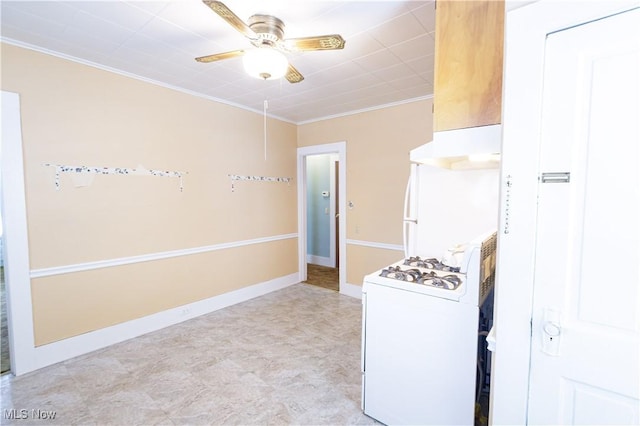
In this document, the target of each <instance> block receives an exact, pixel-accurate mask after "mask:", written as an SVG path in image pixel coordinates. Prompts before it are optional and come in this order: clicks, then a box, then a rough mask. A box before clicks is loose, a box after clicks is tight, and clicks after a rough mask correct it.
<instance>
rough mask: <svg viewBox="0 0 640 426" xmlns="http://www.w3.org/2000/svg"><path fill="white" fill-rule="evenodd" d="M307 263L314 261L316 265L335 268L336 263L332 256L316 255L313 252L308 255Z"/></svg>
mask: <svg viewBox="0 0 640 426" xmlns="http://www.w3.org/2000/svg"><path fill="white" fill-rule="evenodd" d="M307 263H312V264H314V265H320V266H327V267H329V268H335V266H336V265H335V264H334V263H333V262H332V261H331V258H330V257H324V256H316V255H313V254H308V255H307Z"/></svg>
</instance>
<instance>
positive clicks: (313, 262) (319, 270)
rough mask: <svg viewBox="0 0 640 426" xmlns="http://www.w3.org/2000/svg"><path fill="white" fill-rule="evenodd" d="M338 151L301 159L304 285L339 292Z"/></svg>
mask: <svg viewBox="0 0 640 426" xmlns="http://www.w3.org/2000/svg"><path fill="white" fill-rule="evenodd" d="M339 164H340V162H339V160H338V154H314V155H307V156H306V158H305V173H306V201H307V213H306V216H307V280H306V283H307V284H312V285H316V286H318V287H322V288H327V289H329V290H333V291H339V290H340V288H339V266H338V265H339V262H338V261H336V259H337V258H336V253H339V249H336V243H337V242H338V240H339V239H338V238H336V230H337V229H339V225H337V226H336V222H337V221H338V219H339V215H338V213H337V211H338V209H339V207H338V206H337V202H336V201H337V200H336V199H337V197H336V194H337V193H339V190H338V189H337V188H336V186H337V183H338V182H339V177H338V176H336V174H337V173H338V171H339Z"/></svg>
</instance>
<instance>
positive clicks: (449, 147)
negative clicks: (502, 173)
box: [409, 124, 502, 170]
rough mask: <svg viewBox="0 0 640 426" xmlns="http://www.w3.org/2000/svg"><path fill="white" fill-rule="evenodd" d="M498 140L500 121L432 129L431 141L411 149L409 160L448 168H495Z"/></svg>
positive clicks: (496, 165)
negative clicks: (477, 125) (454, 127)
mask: <svg viewBox="0 0 640 426" xmlns="http://www.w3.org/2000/svg"><path fill="white" fill-rule="evenodd" d="M501 142H502V126H501V125H500V124H494V125H490V126H480V127H469V128H466V129H456V130H447V131H442V132H435V133H434V134H433V141H431V142H428V143H426V144H424V145H421V146H419V147H418V148H415V149H412V150H411V152H410V154H409V159H410V160H411V161H412V162H414V163H421V164H427V165H430V166H435V167H442V168H446V169H451V170H472V169H497V168H499V167H500V145H501Z"/></svg>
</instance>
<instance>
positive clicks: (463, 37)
mask: <svg viewBox="0 0 640 426" xmlns="http://www.w3.org/2000/svg"><path fill="white" fill-rule="evenodd" d="M504 10H505V9H504V1H496V0H482V1H480V0H477V1H459V0H437V3H436V49H435V79H434V99H433V104H434V131H435V132H440V131H446V130H454V129H464V128H468V127H478V126H487V125H493V124H500V121H501V120H500V117H501V108H502V67H503V64H502V62H503V58H502V57H503V44H504V15H505V12H504Z"/></svg>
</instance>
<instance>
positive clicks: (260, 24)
mask: <svg viewBox="0 0 640 426" xmlns="http://www.w3.org/2000/svg"><path fill="white" fill-rule="evenodd" d="M249 28H251V29H252V30H253V32H255V33H256V34H257V35H258V45H268V46H272V47H275V46H276V44H277V43H278V42H280V41H282V39H283V38H284V22H282V21H281V20H280V19H278V18H276V17H275V16H271V15H253V16H251V17H250V18H249Z"/></svg>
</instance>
